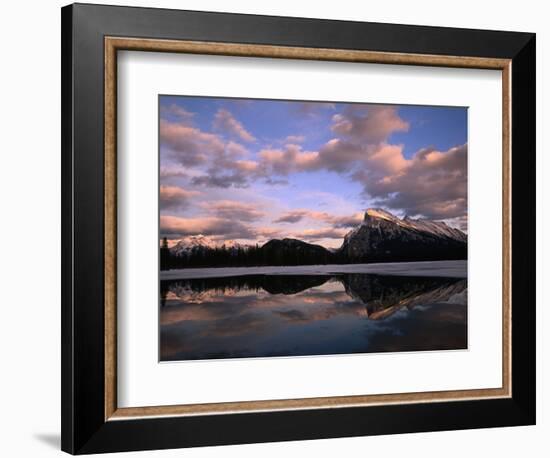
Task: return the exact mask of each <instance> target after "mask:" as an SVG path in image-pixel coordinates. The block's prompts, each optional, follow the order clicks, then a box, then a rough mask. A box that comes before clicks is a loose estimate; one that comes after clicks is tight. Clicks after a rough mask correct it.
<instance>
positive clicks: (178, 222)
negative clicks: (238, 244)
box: [160, 215, 255, 239]
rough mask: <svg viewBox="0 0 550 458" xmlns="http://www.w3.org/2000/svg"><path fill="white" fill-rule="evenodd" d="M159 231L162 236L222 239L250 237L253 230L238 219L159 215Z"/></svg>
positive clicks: (252, 234)
mask: <svg viewBox="0 0 550 458" xmlns="http://www.w3.org/2000/svg"><path fill="white" fill-rule="evenodd" d="M160 232H161V234H162V235H163V236H168V235H171V236H176V237H184V236H186V235H197V234H203V235H210V236H220V237H221V238H224V239H251V238H254V236H255V232H254V230H253V229H252V228H250V227H248V226H247V225H245V224H243V223H242V222H240V221H236V220H232V219H226V218H218V217H204V218H181V217H178V216H168V215H161V217H160Z"/></svg>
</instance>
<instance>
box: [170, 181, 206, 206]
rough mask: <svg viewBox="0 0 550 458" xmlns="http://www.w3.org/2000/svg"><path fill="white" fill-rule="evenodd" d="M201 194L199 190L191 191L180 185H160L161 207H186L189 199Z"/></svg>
mask: <svg viewBox="0 0 550 458" xmlns="http://www.w3.org/2000/svg"><path fill="white" fill-rule="evenodd" d="M198 195H200V192H198V191H189V190H186V189H183V188H180V187H179V186H165V185H161V186H160V206H161V209H167V208H178V207H185V206H187V205H188V203H189V199H190V198H192V197H196V196H198Z"/></svg>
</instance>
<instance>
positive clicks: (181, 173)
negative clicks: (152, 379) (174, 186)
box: [160, 165, 187, 178]
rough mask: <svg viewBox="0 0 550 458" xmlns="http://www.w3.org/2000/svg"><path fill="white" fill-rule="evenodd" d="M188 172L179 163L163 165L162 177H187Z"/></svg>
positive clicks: (161, 168)
mask: <svg viewBox="0 0 550 458" xmlns="http://www.w3.org/2000/svg"><path fill="white" fill-rule="evenodd" d="M186 176H187V173H186V171H185V168H183V167H181V166H178V165H171V166H161V167H160V177H161V178H173V177H186Z"/></svg>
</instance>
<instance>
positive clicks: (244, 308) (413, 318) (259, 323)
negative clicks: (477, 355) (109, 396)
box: [160, 274, 467, 361]
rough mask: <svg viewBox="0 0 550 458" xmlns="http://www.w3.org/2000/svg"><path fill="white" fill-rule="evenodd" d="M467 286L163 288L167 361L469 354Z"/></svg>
mask: <svg viewBox="0 0 550 458" xmlns="http://www.w3.org/2000/svg"><path fill="white" fill-rule="evenodd" d="M466 298H467V287H466V280H464V279H451V278H436V277H403V276H383V275H369V274H341V275H245V276H238V277H225V278H205V279H193V280H178V281H162V282H161V310H160V332H161V336H160V337H161V341H160V342H161V360H162V361H174V360H195V359H211V358H244V357H266V356H298V355H327V354H342V353H368V352H384V351H419V350H446V349H463V348H466V347H467V339H466V338H467V330H466V322H467V307H466V301H467V299H466Z"/></svg>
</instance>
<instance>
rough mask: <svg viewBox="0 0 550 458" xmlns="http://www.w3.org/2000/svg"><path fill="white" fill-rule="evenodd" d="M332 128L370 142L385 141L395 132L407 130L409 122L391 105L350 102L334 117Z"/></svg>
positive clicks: (348, 135) (350, 136) (353, 137)
mask: <svg viewBox="0 0 550 458" xmlns="http://www.w3.org/2000/svg"><path fill="white" fill-rule="evenodd" d="M332 121H333V125H332V130H333V131H334V132H335V133H337V134H339V135H342V136H345V137H349V138H352V139H360V140H361V141H365V142H368V143H370V144H377V143H381V142H383V141H385V140H386V139H387V138H388V137H389V136H390V135H391V134H392V133H393V132H406V131H408V130H409V123H408V122H406V121H404V120H403V119H401V117H400V116H399V114H398V113H397V108H396V107H394V106H390V105H362V104H361V105H359V104H350V105H348V106H347V107H346V109H345V110H344V111H343V112H342V113H338V114H335V115H334V116H333V117H332Z"/></svg>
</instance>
